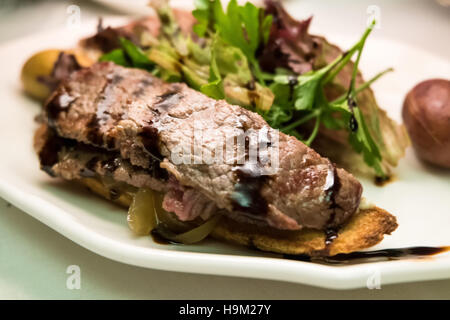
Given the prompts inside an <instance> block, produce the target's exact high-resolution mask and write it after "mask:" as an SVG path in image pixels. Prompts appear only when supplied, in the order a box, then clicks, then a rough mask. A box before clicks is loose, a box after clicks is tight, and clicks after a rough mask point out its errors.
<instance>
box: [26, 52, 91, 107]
mask: <svg viewBox="0 0 450 320" xmlns="http://www.w3.org/2000/svg"><path fill="white" fill-rule="evenodd" d="M61 52H65V53H68V54H74V55H75V58H76V61H77V63H79V64H80V65H81V66H84V67H86V66H89V65H91V64H92V61H91V60H90V59H89V58H87V57H86V56H85V55H84V54H83V53H82V52H80V50H78V51H74V50H64V51H63V50H58V49H48V50H43V51H40V52H37V53H35V54H34V55H33V56H31V57H30V58H29V59H28V60H27V61H26V62H25V64H24V66H23V67H22V73H21V80H22V85H23V88H24V90H25V92H26V93H27V94H29V95H30V96H32V97H33V98H36V99H38V100H44V99H46V98H47V97H48V96H49V95H50V87H49V86H48V85H46V84H45V81H42V80H43V79H44V78H45V77H50V75H51V74H52V70H53V67H54V65H55V62H56V61H57V60H58V57H59V55H60V53H61Z"/></svg>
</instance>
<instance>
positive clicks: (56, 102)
mask: <svg viewBox="0 0 450 320" xmlns="http://www.w3.org/2000/svg"><path fill="white" fill-rule="evenodd" d="M76 100H77V99H76V98H75V97H72V96H71V95H69V94H68V93H67V92H66V91H65V90H64V92H63V93H61V94H58V95H54V96H53V97H52V98H51V100H50V101H49V102H48V103H47V105H46V111H47V121H48V125H49V126H50V127H51V128H55V127H56V122H57V120H58V117H59V114H60V113H61V112H63V111H65V112H67V111H68V109H69V108H70V106H71V105H72V104H73V103H74V102H75V101H76Z"/></svg>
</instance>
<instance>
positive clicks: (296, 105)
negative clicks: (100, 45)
mask: <svg viewBox="0 0 450 320" xmlns="http://www.w3.org/2000/svg"><path fill="white" fill-rule="evenodd" d="M195 4H196V9H195V10H194V11H193V15H194V17H195V18H196V20H197V23H196V24H195V25H194V27H193V31H194V33H193V34H191V35H185V34H183V33H182V32H180V27H179V26H178V24H177V22H176V19H175V18H174V16H173V12H172V10H171V8H170V7H169V5H168V1H167V0H160V1H157V4H156V3H155V2H153V7H154V8H155V10H156V12H157V14H158V16H159V18H160V20H161V21H162V22H163V23H162V28H161V32H160V35H159V36H158V37H156V38H155V37H152V36H150V35H148V34H147V35H145V34H144V35H141V45H140V46H137V45H135V44H134V43H133V42H131V41H129V40H127V39H124V38H121V39H120V44H121V48H118V49H115V50H113V51H111V52H108V53H105V54H104V55H103V56H102V57H101V58H100V60H101V61H113V62H115V63H116V64H119V65H123V66H128V67H135V68H142V69H145V70H148V71H150V72H152V73H153V74H154V75H156V76H158V77H161V78H162V79H164V80H166V81H183V82H186V83H187V84H188V85H189V86H190V87H192V88H194V89H196V90H199V91H201V92H203V93H204V94H206V95H208V96H210V97H212V98H214V99H226V100H227V101H228V102H230V103H233V104H238V105H241V106H243V107H245V108H248V109H250V110H252V111H255V112H258V113H259V114H260V115H261V116H262V117H264V119H265V120H266V121H267V122H268V124H269V125H270V126H272V127H274V128H277V129H280V130H281V131H282V132H285V133H287V134H291V135H294V136H296V137H297V138H299V139H300V140H302V141H303V142H304V143H305V144H307V145H311V143H312V142H313V141H314V139H315V138H316V137H317V134H318V132H319V130H320V128H321V127H322V126H323V127H325V128H327V129H332V130H345V131H347V132H348V142H349V144H350V145H351V146H352V148H353V149H354V150H355V151H356V152H357V153H360V154H362V156H363V159H364V161H365V163H366V164H367V165H368V166H370V167H371V168H373V169H374V171H375V172H376V174H377V175H378V176H380V177H383V176H385V172H384V170H383V166H382V165H381V163H382V161H383V159H382V155H381V152H380V148H379V146H378V144H377V141H378V139H374V137H372V135H371V132H370V130H369V129H368V127H367V124H366V119H365V118H364V115H363V112H361V110H360V108H359V107H358V103H357V100H358V98H357V94H358V93H359V92H361V91H362V90H364V89H366V88H368V87H369V86H370V85H371V84H372V83H373V82H374V81H375V80H377V79H378V78H380V77H381V76H382V75H384V74H385V73H386V72H388V71H390V69H389V70H386V71H383V72H382V73H380V74H378V75H377V76H375V77H374V78H372V79H371V80H370V81H368V82H366V83H364V84H363V85H360V86H359V87H358V88H357V87H356V78H357V75H358V64H359V61H360V59H361V54H362V51H363V48H364V44H365V42H366V39H367V37H368V36H369V34H370V32H371V30H372V28H373V26H374V24H375V21H374V22H373V23H372V25H371V26H369V27H368V28H367V30H366V31H365V32H364V34H363V36H362V37H361V39H360V40H359V41H358V42H356V43H355V45H354V46H353V47H352V48H351V49H350V50H348V51H347V52H345V53H343V54H341V55H340V56H339V57H337V58H336V59H335V60H334V61H333V62H331V63H329V64H328V65H325V66H323V67H321V68H318V69H315V70H314V69H313V70H310V71H307V72H304V73H301V74H299V73H296V72H294V71H293V70H292V69H289V68H285V67H277V68H275V69H274V70H271V71H267V70H264V69H263V68H262V67H261V63H260V61H259V54H260V53H261V52H262V50H263V49H264V48H265V46H266V45H267V44H268V42H269V41H271V40H272V43H273V40H274V39H272V38H271V37H274V36H276V33H274V32H272V30H273V27H274V26H273V23H272V22H273V20H274V17H273V15H272V14H269V13H267V11H266V10H265V9H264V8H259V7H256V6H255V5H253V4H251V3H246V4H245V5H242V6H241V5H239V4H238V3H237V1H236V0H231V1H230V2H229V4H228V6H227V7H226V9H225V10H224V8H223V7H222V4H221V2H220V0H196V1H195ZM290 19H292V18H290ZM291 23H292V21H291ZM308 23H309V22H308ZM144 48H146V49H144ZM354 55H356V60H355V62H354V66H353V73H352V77H351V82H350V86H349V88H348V91H347V93H346V94H345V95H342V96H340V97H338V98H337V99H335V100H332V101H330V100H328V99H327V97H326V93H325V88H326V86H327V85H329V84H330V83H331V82H332V81H333V79H334V78H335V77H336V76H337V75H338V74H339V72H341V70H342V69H343V68H344V67H345V66H346V65H347V64H348V63H349V62H350V61H351V59H352V57H353V56H354ZM379 136H380V137H382V135H381V134H379Z"/></svg>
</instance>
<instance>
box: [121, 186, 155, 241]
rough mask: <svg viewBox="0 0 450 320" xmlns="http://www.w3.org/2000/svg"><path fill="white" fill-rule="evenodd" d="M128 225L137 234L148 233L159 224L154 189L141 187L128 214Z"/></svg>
mask: <svg viewBox="0 0 450 320" xmlns="http://www.w3.org/2000/svg"><path fill="white" fill-rule="evenodd" d="M127 221H128V225H129V226H130V229H131V230H132V231H133V232H134V233H135V234H136V235H140V236H143V235H148V234H150V231H152V230H153V229H154V228H155V227H156V224H157V220H156V215H155V198H154V196H153V191H152V190H149V189H144V188H141V189H139V191H138V192H137V193H136V194H135V195H134V197H133V201H132V202H131V205H130V208H129V209H128V216H127Z"/></svg>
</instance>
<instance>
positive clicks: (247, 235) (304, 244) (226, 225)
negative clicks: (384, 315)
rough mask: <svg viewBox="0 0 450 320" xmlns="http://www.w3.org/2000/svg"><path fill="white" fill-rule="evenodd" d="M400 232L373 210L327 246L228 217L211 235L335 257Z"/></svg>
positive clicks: (126, 199)
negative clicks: (395, 231) (394, 232)
mask: <svg viewBox="0 0 450 320" xmlns="http://www.w3.org/2000/svg"><path fill="white" fill-rule="evenodd" d="M80 182H81V183H82V184H83V185H85V186H86V187H88V188H89V189H90V190H91V191H92V192H94V193H96V194H98V195H100V196H102V197H104V198H106V199H108V200H110V199H109V192H108V189H107V188H106V187H105V186H104V185H103V184H102V183H101V182H100V181H98V180H96V179H93V178H84V179H82V180H80ZM114 202H115V203H117V204H119V205H121V206H124V207H128V206H129V205H130V203H131V197H130V196H128V195H127V194H124V195H122V196H120V197H119V198H118V199H116V200H114ZM396 228H397V221H396V219H395V217H394V216H393V215H391V214H390V213H389V212H387V211H385V210H383V209H381V208H378V207H372V208H368V209H361V210H359V211H358V212H357V213H355V214H354V215H353V217H352V218H351V219H350V221H349V222H348V223H346V224H345V225H344V226H343V227H342V228H341V229H340V230H339V231H338V236H337V238H336V239H335V240H333V241H332V242H331V243H330V244H328V245H327V244H326V243H325V242H326V241H325V240H326V235H325V232H323V231H318V230H311V229H302V230H299V231H289V230H277V229H274V228H270V227H266V228H264V227H263V228H262V227H259V226H255V225H251V224H246V223H240V222H236V221H234V220H231V219H229V218H226V217H224V218H223V219H221V221H220V223H219V224H218V225H217V226H216V228H215V229H214V230H213V232H212V233H211V236H212V237H213V238H215V239H219V240H224V241H227V242H231V243H235V244H239V245H244V246H248V247H252V248H257V249H259V250H263V251H270V252H276V253H283V254H295V255H299V254H304V255H309V256H334V255H336V254H340V253H349V252H354V251H358V250H362V249H365V248H368V247H371V246H374V245H376V244H377V243H379V242H380V241H381V240H383V237H384V235H385V234H390V233H391V232H393V231H394V230H395V229H396Z"/></svg>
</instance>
